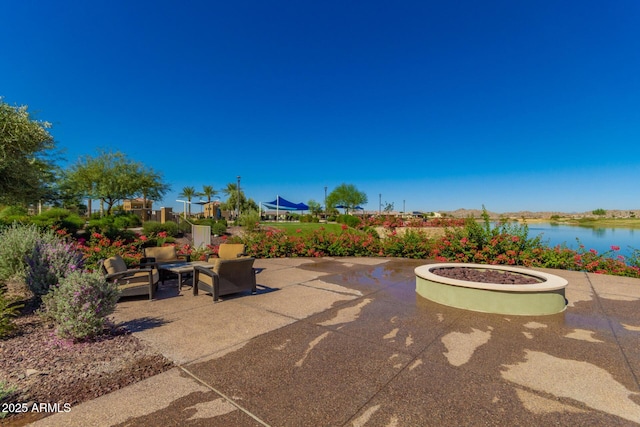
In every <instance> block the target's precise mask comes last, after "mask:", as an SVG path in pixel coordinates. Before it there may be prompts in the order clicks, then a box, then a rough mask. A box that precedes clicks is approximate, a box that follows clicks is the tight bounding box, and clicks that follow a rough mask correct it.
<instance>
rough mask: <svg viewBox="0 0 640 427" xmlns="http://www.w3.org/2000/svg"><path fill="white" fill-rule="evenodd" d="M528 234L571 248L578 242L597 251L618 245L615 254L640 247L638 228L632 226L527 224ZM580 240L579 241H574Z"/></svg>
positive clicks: (546, 241)
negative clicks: (600, 226) (601, 226)
mask: <svg viewBox="0 0 640 427" xmlns="http://www.w3.org/2000/svg"><path fill="white" fill-rule="evenodd" d="M527 225H528V226H529V236H530V237H535V236H538V235H540V236H541V237H542V243H544V244H546V245H548V246H551V247H554V246H556V245H561V244H563V243H564V244H566V246H567V247H569V248H571V249H578V247H579V244H582V245H584V247H585V249H587V250H589V249H595V250H597V251H598V253H600V254H601V253H604V252H607V251H610V250H611V246H619V247H620V250H619V251H616V252H615V255H623V256H625V257H628V256H630V255H631V253H632V252H633V249H640V229H632V228H592V227H580V226H573V225H555V224H551V223H535V224H527ZM576 238H577V239H579V240H580V243H578V242H577V241H576Z"/></svg>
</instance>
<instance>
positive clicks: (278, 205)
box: [262, 196, 309, 211]
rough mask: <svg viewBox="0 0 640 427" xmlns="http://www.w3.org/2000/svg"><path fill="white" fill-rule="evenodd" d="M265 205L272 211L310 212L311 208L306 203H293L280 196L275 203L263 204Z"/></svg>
mask: <svg viewBox="0 0 640 427" xmlns="http://www.w3.org/2000/svg"><path fill="white" fill-rule="evenodd" d="M262 204H263V205H265V206H266V207H268V208H270V209H285V210H290V211H308V210H309V206H307V205H305V204H304V203H293V202H290V201H288V200H286V199H283V198H282V197H280V196H277V197H276V199H275V200H274V201H273V202H262Z"/></svg>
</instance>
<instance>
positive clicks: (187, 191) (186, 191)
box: [178, 187, 198, 216]
mask: <svg viewBox="0 0 640 427" xmlns="http://www.w3.org/2000/svg"><path fill="white" fill-rule="evenodd" d="M197 195H198V193H197V192H196V189H195V188H193V187H184V188H183V189H182V193H180V194H179V195H178V196H179V197H184V198H185V199H187V202H188V203H189V209H188V212H189V214H188V215H189V216H191V199H192V198H193V197H195V196H197Z"/></svg>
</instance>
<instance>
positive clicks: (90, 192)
mask: <svg viewBox="0 0 640 427" xmlns="http://www.w3.org/2000/svg"><path fill="white" fill-rule="evenodd" d="M102 169H103V168H102V167H101V166H100V159H99V158H93V157H91V156H85V157H82V158H80V159H79V160H78V161H77V162H76V164H74V165H72V166H71V167H70V168H69V169H67V171H66V172H65V177H64V178H63V184H62V186H63V188H65V189H67V193H74V192H75V193H76V194H79V195H81V196H82V197H85V198H86V199H87V216H91V213H92V209H91V202H92V200H93V199H95V198H97V191H96V190H97V188H96V187H97V185H98V181H99V180H100V173H101V170H102Z"/></svg>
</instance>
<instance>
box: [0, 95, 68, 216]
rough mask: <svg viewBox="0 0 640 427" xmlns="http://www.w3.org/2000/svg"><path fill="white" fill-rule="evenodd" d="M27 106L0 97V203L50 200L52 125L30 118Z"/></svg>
mask: <svg viewBox="0 0 640 427" xmlns="http://www.w3.org/2000/svg"><path fill="white" fill-rule="evenodd" d="M27 108H28V107H27V106H26V105H25V106H20V107H12V106H10V105H8V104H7V103H5V102H3V101H2V98H0V203H6V204H16V203H23V204H27V203H30V202H35V201H38V200H41V199H43V198H44V197H47V196H48V195H49V194H48V193H49V192H48V190H47V184H49V183H52V182H53V181H54V180H55V166H54V164H53V161H52V159H51V155H52V153H53V151H52V150H54V149H55V142H54V140H53V137H52V136H51V134H49V131H48V129H49V128H50V127H51V124H50V123H48V122H44V121H37V120H34V119H32V118H31V116H30V115H29V112H28V111H27Z"/></svg>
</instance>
